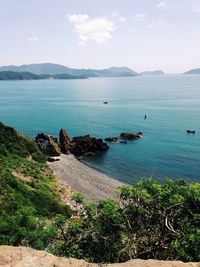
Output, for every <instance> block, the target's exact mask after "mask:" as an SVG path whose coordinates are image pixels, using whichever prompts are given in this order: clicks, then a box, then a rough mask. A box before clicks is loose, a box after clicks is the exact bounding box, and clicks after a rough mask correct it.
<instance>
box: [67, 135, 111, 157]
mask: <svg viewBox="0 0 200 267" xmlns="http://www.w3.org/2000/svg"><path fill="white" fill-rule="evenodd" d="M108 148H109V146H108V145H107V144H106V143H104V142H103V140H102V139H97V138H94V137H91V136H90V135H85V136H79V137H74V138H73V139H72V142H71V153H72V154H74V155H75V156H82V155H90V154H94V153H97V152H101V151H106V150H107V149H108Z"/></svg>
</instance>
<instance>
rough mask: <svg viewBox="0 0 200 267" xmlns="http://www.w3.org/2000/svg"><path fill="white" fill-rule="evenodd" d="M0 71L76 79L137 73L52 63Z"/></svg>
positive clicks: (124, 69)
mask: <svg viewBox="0 0 200 267" xmlns="http://www.w3.org/2000/svg"><path fill="white" fill-rule="evenodd" d="M0 71H13V72H30V73H33V74H37V75H43V74H49V75H58V74H59V75H60V74H67V75H72V76H78V77H121V76H136V75H138V73H137V72H135V71H133V70H131V69H129V68H127V67H112V68H109V69H102V70H94V69H72V68H68V67H66V66H63V65H58V64H52V63H43V64H29V65H21V66H3V67H0Z"/></svg>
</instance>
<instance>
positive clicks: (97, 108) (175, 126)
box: [0, 75, 200, 183]
mask: <svg viewBox="0 0 200 267" xmlns="http://www.w3.org/2000/svg"><path fill="white" fill-rule="evenodd" d="M103 101H108V102H109V104H108V105H103ZM144 114H147V120H144ZM0 120H1V121H3V122H4V123H6V124H7V125H10V126H13V127H15V128H17V129H18V130H19V131H21V132H23V133H25V134H27V135H29V136H31V137H34V136H35V135H36V134H37V133H38V132H45V133H50V134H53V135H58V132H59V129H60V128H61V127H63V128H65V129H66V130H67V131H68V133H69V135H70V136H71V137H72V136H75V135H84V134H88V133H89V134H91V135H94V136H96V137H103V138H104V137H110V136H118V135H119V134H120V133H121V132H138V131H142V132H143V133H144V137H143V138H141V139H140V140H136V141H132V142H130V143H129V144H127V145H125V144H111V145H110V149H109V151H108V152H106V153H105V154H102V155H96V156H94V157H90V158H87V159H85V161H86V162H87V163H88V164H89V165H91V166H93V167H95V168H97V169H98V170H100V171H102V172H104V173H106V174H109V175H111V176H113V177H116V178H118V179H120V180H122V181H126V182H130V183H132V182H135V181H136V180H137V179H140V178H141V177H151V176H153V177H155V178H156V179H158V180H161V181H162V180H163V179H165V178H166V177H171V178H178V177H183V178H186V179H187V180H189V181H198V182H200V76H196V75H193V76H192V75H191V76H190V75H188V76H186V75H185V76H184V75H182V76H181V75H180V76H150V77H148V76H146V77H144V76H143V77H126V78H92V79H87V80H44V81H2V82H0ZM188 128H193V129H195V130H196V131H197V132H196V134H195V135H189V134H187V133H186V129H188Z"/></svg>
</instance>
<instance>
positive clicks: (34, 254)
mask: <svg viewBox="0 0 200 267" xmlns="http://www.w3.org/2000/svg"><path fill="white" fill-rule="evenodd" d="M100 266H101V267H200V263H183V262H181V261H177V262H175V261H157V260H140V259H136V260H130V261H128V262H126V263H118V264H117V263H116V264H92V263H88V262H86V261H84V260H77V259H72V258H59V257H56V256H53V255H52V254H49V253H47V252H45V251H39V250H34V249H32V248H28V247H12V246H0V267H100Z"/></svg>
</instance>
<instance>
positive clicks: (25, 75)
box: [0, 71, 87, 81]
mask: <svg viewBox="0 0 200 267" xmlns="http://www.w3.org/2000/svg"><path fill="white" fill-rule="evenodd" d="M84 78H87V77H83V76H74V75H70V74H66V73H64V74H55V75H50V74H41V75H38V74H34V73H31V72H14V71H0V80H1V81H2V80H42V79H59V80H61V79H63V80H64V79H66V80H67V79H84Z"/></svg>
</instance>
